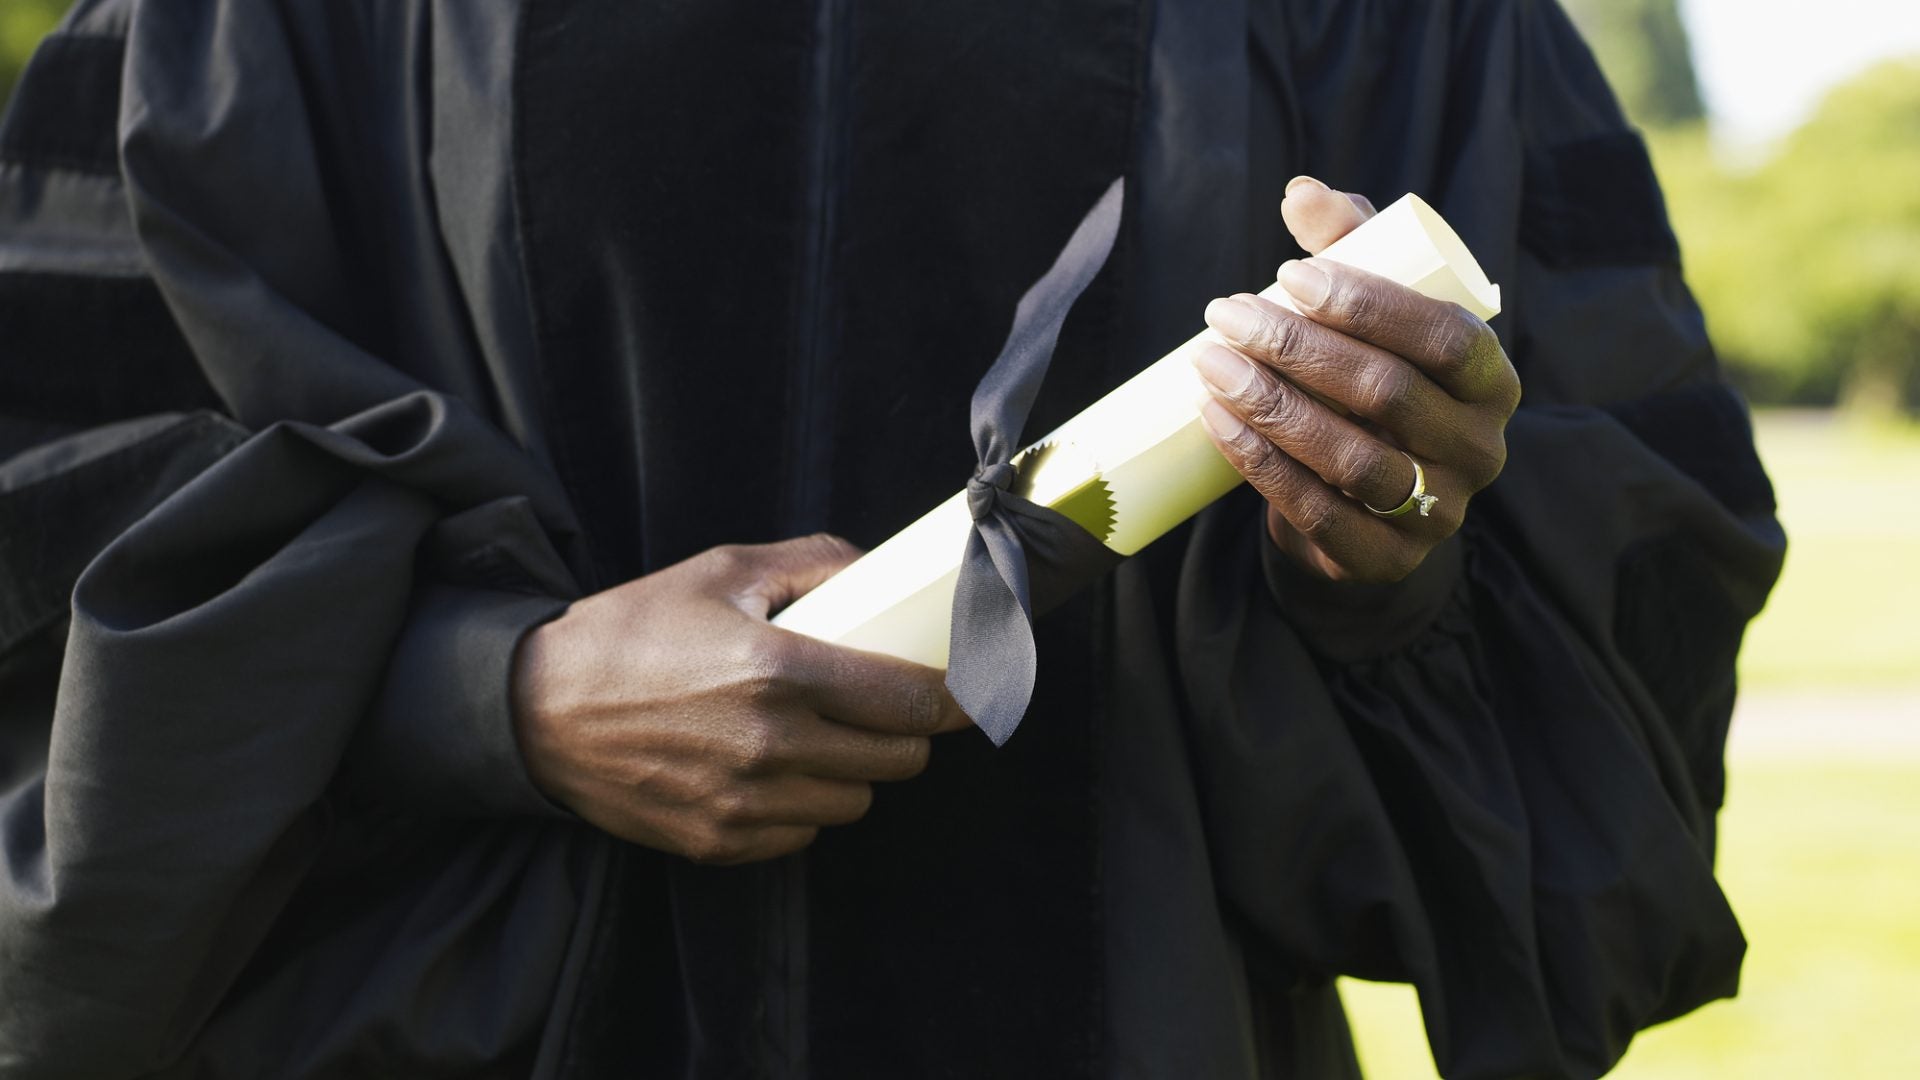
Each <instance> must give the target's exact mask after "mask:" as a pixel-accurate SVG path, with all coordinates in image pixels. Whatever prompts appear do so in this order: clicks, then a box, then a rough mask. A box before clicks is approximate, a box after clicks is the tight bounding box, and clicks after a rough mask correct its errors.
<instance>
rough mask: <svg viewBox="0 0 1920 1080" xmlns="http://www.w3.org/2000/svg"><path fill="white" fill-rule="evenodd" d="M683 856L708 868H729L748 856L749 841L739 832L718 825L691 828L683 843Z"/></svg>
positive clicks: (710, 824)
mask: <svg viewBox="0 0 1920 1080" xmlns="http://www.w3.org/2000/svg"><path fill="white" fill-rule="evenodd" d="M681 854H683V855H685V856H686V857H687V858H689V859H691V860H693V861H694V862H697V863H702V864H705V865H707V866H728V865H732V864H734V863H737V862H740V861H742V860H743V859H745V858H746V855H747V841H746V837H745V836H743V835H742V834H741V833H740V832H739V831H737V830H735V829H732V828H728V827H726V826H724V825H719V824H716V823H707V824H701V825H696V826H693V827H691V828H690V829H689V830H688V835H687V836H686V837H685V838H684V840H683V841H682V847H681Z"/></svg>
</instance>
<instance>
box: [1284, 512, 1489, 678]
mask: <svg viewBox="0 0 1920 1080" xmlns="http://www.w3.org/2000/svg"><path fill="white" fill-rule="evenodd" d="M1265 531H1267V536H1266V541H1265V542H1264V543H1263V544H1262V545H1261V562H1262V569H1263V571H1264V573H1265V578H1266V582H1267V588H1268V591H1269V592H1270V593H1271V594H1272V596H1273V599H1274V602H1275V604H1277V605H1278V606H1279V608H1280V612H1281V614H1282V616H1283V617H1285V618H1286V620H1287V622H1288V623H1289V624H1290V625H1292V626H1293V627H1294V629H1295V630H1297V631H1298V632H1299V633H1300V636H1301V638H1302V640H1304V641H1305V642H1306V644H1307V645H1308V647H1310V648H1312V649H1313V651H1314V652H1316V653H1319V654H1320V655H1322V656H1325V657H1327V658H1328V659H1331V660H1334V661H1337V662H1341V663H1357V662H1359V661H1363V660H1370V659H1374V658H1376V657H1379V656H1383V655H1385V654H1387V653H1391V652H1395V651H1397V650H1399V649H1402V648H1405V647H1406V646H1407V645H1408V644H1410V643H1411V642H1412V641H1413V640H1414V639H1415V638H1417V637H1419V636H1420V634H1422V633H1423V632H1425V630H1426V629H1427V627H1428V626H1429V625H1431V624H1432V622H1433V620H1434V619H1435V618H1436V617H1437V616H1438V615H1439V613H1440V611H1441V609H1442V608H1444V607H1445V606H1446V604H1447V601H1448V599H1449V598H1450V597H1451V596H1452V595H1453V592H1454V590H1455V588H1456V587H1457V586H1458V584H1459V581H1460V575H1461V573H1462V569H1463V566H1464V563H1465V559H1464V546H1465V545H1464V541H1463V540H1462V539H1461V535H1460V534H1459V533H1455V534H1454V535H1453V536H1450V537H1448V538H1447V539H1446V540H1443V541H1441V542H1440V543H1439V544H1437V545H1435V547H1434V548H1433V549H1432V550H1431V551H1429V552H1428V553H1427V556H1426V558H1425V559H1423V560H1422V561H1421V563H1420V565H1419V566H1417V567H1415V568H1414V570H1413V572H1411V573H1409V574H1408V575H1407V576H1406V577H1404V578H1402V579H1401V580H1399V581H1396V582H1392V583H1390V584H1360V583H1354V582H1343V581H1335V580H1333V579H1332V578H1330V577H1328V576H1327V575H1326V574H1325V573H1324V572H1322V571H1321V570H1319V569H1318V568H1317V567H1316V566H1315V565H1313V564H1312V563H1310V562H1307V561H1306V560H1305V559H1303V558H1301V557H1297V556H1296V555H1294V554H1293V553H1292V552H1290V551H1288V550H1285V549H1283V548H1282V547H1281V546H1280V542H1279V540H1278V539H1277V538H1276V537H1275V536H1274V534H1273V532H1272V531H1271V530H1265ZM1309 558H1310V556H1309Z"/></svg>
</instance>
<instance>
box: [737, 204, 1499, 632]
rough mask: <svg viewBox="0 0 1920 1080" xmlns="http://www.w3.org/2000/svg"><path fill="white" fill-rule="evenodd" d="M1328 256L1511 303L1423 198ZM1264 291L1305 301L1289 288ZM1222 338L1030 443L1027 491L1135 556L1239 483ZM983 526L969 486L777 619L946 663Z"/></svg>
mask: <svg viewBox="0 0 1920 1080" xmlns="http://www.w3.org/2000/svg"><path fill="white" fill-rule="evenodd" d="M1320 257H1321V258H1324V259H1332V260H1335V261H1337V262H1342V263H1345V264H1347V265H1349V266H1353V267H1357V268H1359V269H1361V270H1366V271H1369V272H1371V273H1374V274H1378V275H1380V276H1382V277H1385V278H1388V279H1390V280H1393V281H1397V282H1399V283H1401V284H1403V285H1408V286H1411V287H1412V288H1414V289H1416V290H1418V291H1419V292H1421V293H1423V294H1425V295H1427V296H1430V297H1433V298H1435V299H1438V300H1450V301H1452V302H1454V303H1457V304H1459V305H1460V306H1462V307H1464V308H1466V309H1467V310H1469V311H1471V312H1473V313H1474V314H1475V315H1478V316H1479V317H1481V318H1483V319H1491V318H1492V317H1493V316H1494V315H1495V314H1497V313H1498V312H1499V311H1500V289H1499V286H1497V285H1493V284H1491V283H1489V282H1488V281H1487V276H1486V274H1485V273H1484V272H1483V271H1482V270H1481V269H1480V266H1479V264H1478V263H1476V262H1475V261H1474V259H1473V255H1472V254H1471V253H1470V252H1469V251H1467V248H1466V245H1465V244H1463V243H1462V242H1461V240H1460V238H1459V237H1458V236H1457V235H1455V234H1454V231H1453V229H1452V228H1450V227H1449V226H1448V225H1447V223H1446V222H1445V221H1444V220H1443V219H1442V218H1441V217H1440V215H1439V214H1438V213H1437V212H1435V211H1434V209H1433V208H1432V207H1430V206H1428V205H1427V204H1426V203H1425V202H1424V201H1422V200H1421V199H1420V198H1419V197H1418V196H1415V195H1408V196H1406V197H1405V198H1403V199H1401V200H1400V201H1399V202H1396V203H1394V204H1393V205H1392V206H1389V207H1387V208H1386V209H1385V210H1383V211H1381V212H1380V213H1379V214H1378V215H1376V216H1375V217H1374V218H1373V219H1372V220H1370V221H1368V222H1367V223H1366V224H1364V225H1362V226H1360V227H1359V228H1357V229H1355V230H1354V231H1353V232H1351V233H1349V234H1348V235H1347V236H1346V237H1345V238H1343V239H1342V240H1340V242H1339V243H1337V244H1334V245H1333V246H1332V247H1330V248H1328V249H1327V250H1326V251H1324V252H1322V253H1321V256H1320ZM1260 295H1261V296H1263V297H1265V298H1266V299H1268V300H1271V301H1273V302H1274V303H1277V304H1280V305H1282V306H1284V307H1287V308H1289V309H1292V308H1293V302H1292V300H1291V299H1290V298H1289V296H1288V295H1287V293H1286V291H1285V290H1284V289H1282V288H1281V287H1280V286H1279V284H1278V283H1275V284H1273V285H1270V286H1268V287H1267V289H1266V290H1265V291H1264V292H1262V293H1261V294H1260ZM1296 310H1297V309H1296ZM1219 340H1220V338H1219V336H1218V335H1217V334H1215V333H1214V332H1213V331H1212V330H1205V331H1202V332H1201V333H1199V334H1197V335H1195V336H1194V337H1193V338H1192V339H1191V340H1189V341H1188V342H1187V343H1186V344H1184V345H1182V346H1180V347H1179V348H1177V349H1175V350H1174V351H1172V352H1171V353H1168V354H1167V355H1166V356H1164V357H1162V358H1161V359H1160V360H1158V361H1156V362H1155V363H1154V364H1153V365H1152V366H1150V367H1148V368H1147V369H1146V370H1145V371H1142V372H1141V373H1140V374H1138V375H1136V376H1134V377H1133V378H1132V379H1129V380H1128V381H1127V382H1126V383H1124V384H1122V385H1121V386H1120V388H1119V389H1117V390H1115V391H1113V392H1112V393H1110V394H1108V395H1107V396H1106V397H1104V398H1101V399H1100V400H1099V401H1097V402H1095V403H1094V404H1093V405H1092V407H1090V408H1088V409H1087V410H1085V411H1084V412H1082V413H1080V414H1079V415H1078V416H1075V417H1074V418H1073V419H1071V420H1069V421H1067V422H1066V423H1065V424H1062V425H1061V426H1060V427H1059V428H1058V429H1057V430H1055V431H1054V432H1053V433H1052V434H1050V435H1048V436H1046V437H1045V438H1043V439H1041V440H1039V441H1038V442H1036V443H1034V444H1033V445H1032V446H1030V447H1028V449H1027V450H1025V451H1023V452H1022V454H1021V456H1020V457H1018V458H1016V459H1015V461H1014V464H1015V466H1016V467H1017V468H1018V469H1019V473H1020V477H1019V480H1018V481H1017V483H1016V485H1015V488H1014V490H1015V492H1016V493H1017V494H1020V495H1024V496H1026V497H1027V498H1029V499H1032V500H1033V501H1034V502H1037V503H1040V504H1041V505H1044V506H1050V507H1053V508H1054V509H1056V510H1059V511H1060V512H1062V513H1064V514H1066V515H1067V516H1068V517H1070V518H1072V519H1073V520H1075V521H1077V522H1079V523H1080V524H1081V525H1082V526H1083V527H1085V528H1087V529H1088V531H1090V532H1092V533H1093V534H1094V535H1095V536H1098V537H1100V539H1101V540H1102V542H1104V543H1105V544H1106V545H1107V547H1109V548H1111V549H1112V550H1114V551H1116V552H1118V553H1120V554H1121V555H1132V554H1134V553H1135V552H1137V551H1139V550H1140V549H1141V548H1143V547H1146V546H1147V545H1148V544H1149V543H1152V542H1153V541H1154V540H1155V539H1157V538H1158V537H1160V536H1161V535H1163V534H1165V533H1166V532H1167V531H1168V530H1170V529H1172V528H1173V527H1174V526H1176V525H1178V524H1180V523H1181V522H1183V521H1185V520H1186V519H1188V518H1189V517H1192V516H1193V515H1194V514H1197V513H1199V512H1200V511H1201V510H1202V509H1204V508H1205V507H1206V506H1207V505H1208V504H1209V503H1211V502H1213V501H1214V500H1215V499H1218V498H1219V497H1220V496H1222V495H1224V494H1226V493H1227V492H1228V491H1231V490H1232V489H1233V487H1234V485H1235V484H1238V483H1239V482H1240V474H1239V473H1237V472H1235V471H1234V469H1233V467H1232V466H1231V465H1229V464H1227V462H1226V459H1225V458H1222V457H1221V456H1220V452H1219V451H1218V450H1215V449H1214V447H1213V443H1212V442H1211V441H1210V440H1209V439H1208V438H1207V432H1206V428H1205V427H1203V426H1202V424H1201V422H1200V415H1199V411H1198V402H1199V401H1201V400H1202V399H1203V398H1204V396H1205V393H1206V391H1205V389H1204V387H1203V386H1202V384H1201V382H1200V378H1199V375H1198V374H1196V373H1195V372H1194V370H1193V365H1192V362H1191V360H1190V359H1189V356H1190V355H1191V353H1192V352H1193V350H1195V349H1197V348H1199V347H1200V346H1201V345H1203V344H1205V343H1206V342H1209V341H1219ZM971 525H972V521H971V519H970V518H969V516H968V513H967V503H966V494H965V492H961V493H959V494H956V495H955V496H954V497H953V498H951V499H948V500H947V501H946V502H943V503H941V504H940V505H939V506H936V507H934V508H933V510H932V511H931V512H929V513H928V514H927V515H926V516H924V517H922V518H921V519H920V520H918V521H916V522H914V523H913V524H911V525H909V526H907V527H906V528H905V529H903V530H902V531H900V532H899V533H896V534H895V535H894V536H893V537H892V538H891V539H889V540H887V541H886V542H885V543H883V544H881V545H880V546H879V547H876V548H874V549H873V550H872V551H870V552H868V553H867V554H866V555H865V556H864V557H862V558H861V559H859V560H858V561H857V562H855V563H853V565H851V566H849V567H847V568H846V569H845V570H842V571H841V572H840V573H839V574H837V575H835V576H834V577H833V578H831V579H830V580H828V581H827V582H826V583H824V584H822V585H821V586H820V587H819V588H817V589H815V590H813V591H812V592H810V593H808V594H807V595H806V596H803V597H801V598H800V599H799V600H797V601H795V602H794V604H793V605H792V606H790V607H788V608H787V609H786V610H785V611H782V612H781V613H780V614H779V615H777V616H775V618H774V620H773V622H774V625H776V626H781V627H785V628H786V629H788V630H794V631H798V632H800V633H803V634H810V635H812V636H813V637H817V638H820V639H823V640H826V641H832V642H836V643H838V644H842V645H848V646H852V647H854V648H858V649H869V650H872V651H874V652H881V653H888V654H890V655H893V656H898V657H903V658H905V659H908V660H913V661H916V662H918V663H922V664H927V665H930V666H933V667H945V666H946V664H947V641H948V633H949V626H950V623H951V622H952V617H953V588H954V582H955V580H956V579H957V578H958V575H959V569H960V558H961V553H962V552H963V551H964V550H965V547H966V542H967V533H968V530H969V528H970V526H971Z"/></svg>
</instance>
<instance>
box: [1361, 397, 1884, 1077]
mask: <svg viewBox="0 0 1920 1080" xmlns="http://www.w3.org/2000/svg"><path fill="white" fill-rule="evenodd" d="M1760 442H1761V452H1762V455H1763V456H1764V457H1765V459H1766V461H1767V464H1768V467H1769V469H1770V470H1771V472H1772V474H1773V476H1774V480H1775V484H1776V486H1777V488H1778V489H1779V496H1780V502H1781V507H1782V514H1783V516H1784V518H1785V520H1786V523H1787V529H1788V532H1789V534H1790V536H1791V542H1792V551H1791V554H1790V555H1789V557H1788V564H1787V574H1786V577H1785V579H1784V580H1783V582H1782V584H1781V586H1780V587H1779V589H1778V591H1776V593H1775V594H1774V599H1773V601H1772V603H1771V604H1770V605H1769V606H1768V609H1767V611H1766V613H1765V614H1764V615H1762V616H1761V618H1760V620H1759V622H1758V623H1756V624H1755V627H1754V629H1753V631H1752V634H1751V636H1750V637H1749V639H1748V645H1747V649H1746V651H1745V653H1744V654H1743V656H1742V662H1741V671H1742V678H1743V680H1744V682H1745V684H1746V686H1747V687H1748V692H1749V693H1750V694H1752V695H1754V696H1755V697H1761V696H1764V695H1767V694H1769V693H1772V694H1784V693H1792V694H1793V695H1794V697H1793V700H1795V701H1806V702H1808V703H1809V705H1808V708H1807V713H1806V715H1805V716H1804V718H1793V717H1790V718H1789V719H1790V721H1791V723H1792V724H1793V725H1794V726H1795V727H1796V728H1799V729H1801V730H1798V731H1794V732H1789V733H1788V738H1787V739H1786V740H1785V742H1784V743H1783V742H1782V741H1781V740H1780V739H1778V738H1774V739H1771V740H1770V742H1769V749H1768V751H1767V752H1765V753H1744V754H1743V753H1741V752H1738V751H1736V752H1735V753H1734V754H1733V756H1732V759H1731V762H1730V770H1731V780H1730V785H1729V791H1728V802H1727V808H1726V810H1725V812H1724V813H1723V814H1722V815H1721V847H1720V865H1719V869H1720V878H1721V881H1722V882H1723V884H1724V885H1725V887H1726V889H1727V893H1728V895H1729V896H1731V897H1732V899H1733V904H1734V908H1735V910H1736V911H1737V912H1738V913H1739V915H1740V919H1741V923H1742V925H1743V926H1744V927H1745V929H1746V932H1747V937H1748V940H1749V943H1750V948H1749V952H1748V957H1747V965H1746V969H1745V973H1744V976H1743V982H1742V986H1741V992H1740V996H1739V998H1738V999H1736V1000H1734V1001H1731V1002H1722V1003H1719V1004H1715V1005H1712V1006H1709V1007H1707V1008H1706V1009H1703V1010H1701V1011H1700V1012H1697V1013H1695V1014H1694V1015H1692V1016H1689V1017H1686V1018H1683V1019H1681V1020H1679V1021H1676V1022H1675V1023H1672V1024H1668V1025H1666V1026H1664V1027H1660V1028H1656V1029H1654V1030H1653V1031H1650V1032H1648V1033H1646V1034H1645V1035H1643V1036H1641V1038H1640V1039H1639V1040H1638V1041H1637V1042H1636V1043H1635V1044H1634V1047H1633V1049H1632V1050H1631V1051H1630V1052H1629V1053H1628V1055H1627V1058H1626V1060H1625V1062H1623V1063H1622V1065H1621V1066H1620V1068H1619V1069H1618V1070H1617V1071H1616V1072H1615V1073H1614V1074H1613V1075H1615V1076H1618V1077H1623V1078H1628V1080H1666V1078H1680V1077H1686V1078H1701V1077H1706V1078H1716V1077H1737V1078H1740V1080H1774V1078H1779V1080H1786V1078H1793V1080H1802V1078H1824V1077H1847V1078H1852V1077H1869V1078H1879V1077H1920V754H1916V753H1915V751H1914V749H1913V748H1914V747H1915V746H1916V745H1920V742H1916V741H1914V740H1904V741H1901V742H1900V743H1899V745H1891V744H1890V745H1888V746H1887V747H1886V748H1885V750H1884V751H1876V749H1875V748H1874V746H1873V745H1872V739H1871V738H1869V739H1868V740H1866V741H1865V742H1864V743H1863V742H1862V740H1860V739H1857V738H1855V739H1839V738H1834V737H1832V736H1833V735H1834V734H1835V732H1834V731H1833V727H1832V725H1835V724H1845V723H1862V722H1864V721H1857V720H1854V719H1852V718H1850V716H1849V714H1853V715H1858V714H1859V710H1858V709H1850V710H1846V711H1845V712H1843V711H1842V710H1841V709H1840V708H1838V707H1837V706H1836V707H1835V708H1833V709H1832V710H1831V711H1830V712H1828V711H1823V710H1822V708H1821V702H1822V701H1831V702H1836V703H1837V702H1840V701H1843V700H1855V701H1857V700H1859V699H1858V697H1857V695H1852V694H1850V693H1849V690H1850V688H1862V687H1864V688H1871V689H1872V690H1873V691H1874V693H1875V697H1874V698H1873V699H1872V700H1873V701H1874V702H1875V704H1874V705H1873V707H1872V708H1873V710H1874V711H1875V712H1877V713H1878V714H1880V715H1876V716H1874V717H1873V719H1874V720H1875V721H1876V722H1877V723H1878V724H1879V725H1880V726H1881V730H1883V731H1884V730H1889V729H1891V730H1898V729H1899V728H1900V727H1901V725H1902V723H1903V722H1911V723H1912V724H1915V725H1920V615H1917V614H1916V607H1920V586H1916V584H1915V580H1916V578H1915V574H1916V572H1917V571H1920V428H1906V429H1884V428H1881V429H1871V430H1867V429H1857V428H1851V427H1848V426H1845V425H1841V424H1836V423H1834V422H1832V421H1830V420H1828V419H1827V418H1824V417H1818V416H1806V415H1794V414H1775V415H1769V416H1764V417H1762V420H1761V424H1760ZM1829 691H1830V692H1829ZM1342 992H1343V993H1344V994H1345V996H1346V998H1347V1002H1348V1007H1349V1009H1350V1011H1351V1013H1352V1016H1353V1022H1354V1028H1355V1032H1356V1035H1357V1037H1358V1038H1359V1040H1360V1049H1361V1057H1362V1061H1363V1062H1364V1064H1365V1065H1366V1067H1367V1072H1368V1075H1369V1076H1371V1077H1375V1078H1386V1080H1401V1078H1414V1080H1419V1078H1422V1077H1431V1076H1433V1075H1434V1071H1433V1064H1432V1059H1431V1058H1430V1057H1429V1056H1428V1054H1427V1049H1426V1043H1425V1040H1424V1038H1423V1037H1422V1036H1421V1034H1420V1021H1419V1009H1418V1006H1417V1005H1416V1004H1415V1002H1414V999H1413V995H1412V992H1411V991H1410V990H1408V989H1406V988H1404V987H1389V986H1374V985H1368V984H1361V983H1347V984H1344V985H1343V988H1342Z"/></svg>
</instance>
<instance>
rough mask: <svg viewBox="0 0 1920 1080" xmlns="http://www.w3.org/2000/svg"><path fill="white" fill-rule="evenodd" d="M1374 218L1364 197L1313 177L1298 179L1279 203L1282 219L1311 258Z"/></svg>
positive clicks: (1289, 186) (1288, 187)
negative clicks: (1337, 188) (1350, 193)
mask: <svg viewBox="0 0 1920 1080" xmlns="http://www.w3.org/2000/svg"><path fill="white" fill-rule="evenodd" d="M1373 215H1374V209H1373V204H1372V203H1370V202H1368V201H1367V197H1366V196H1365V195H1349V194H1347V193H1346V192H1344V191H1335V190H1333V189H1332V188H1330V187H1328V186H1327V185H1325V184H1323V183H1321V182H1320V181H1318V180H1315V179H1314V178H1313V177H1311V176H1296V177H1294V178H1293V180H1292V181H1291V182H1289V183H1288V184H1287V196H1286V198H1284V199H1282V200H1280V217H1281V218H1282V219H1283V220H1285V221H1286V223H1287V231H1288V232H1290V233H1292V234H1293V240H1294V242H1295V243H1297V244H1299V245H1300V247H1301V249H1302V250H1304V251H1305V252H1306V253H1307V254H1309V255H1318V254H1320V253H1321V252H1322V251H1325V250H1326V249H1327V248H1329V247H1332V246H1333V242H1334V241H1335V240H1338V239H1340V238H1341V237H1343V236H1345V235H1347V234H1348V233H1350V232H1352V231H1353V230H1355V229H1357V228H1359V227H1360V225H1361V224H1362V223H1363V222H1365V221H1366V220H1367V219H1368V218H1370V217H1372V216H1373Z"/></svg>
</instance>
